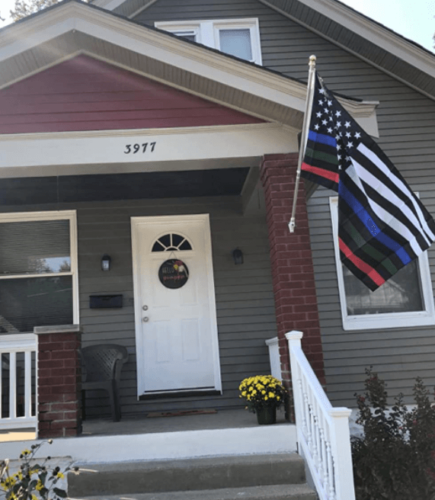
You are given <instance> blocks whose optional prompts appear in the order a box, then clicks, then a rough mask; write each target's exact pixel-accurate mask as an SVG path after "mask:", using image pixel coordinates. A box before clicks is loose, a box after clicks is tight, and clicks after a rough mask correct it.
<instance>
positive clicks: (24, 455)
mask: <svg viewBox="0 0 435 500" xmlns="http://www.w3.org/2000/svg"><path fill="white" fill-rule="evenodd" d="M21 455H23V457H26V456H27V455H30V450H27V449H26V450H23V451H22V452H21Z"/></svg>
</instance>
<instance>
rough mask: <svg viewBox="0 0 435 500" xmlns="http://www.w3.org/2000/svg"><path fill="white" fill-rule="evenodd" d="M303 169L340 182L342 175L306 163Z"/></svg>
mask: <svg viewBox="0 0 435 500" xmlns="http://www.w3.org/2000/svg"><path fill="white" fill-rule="evenodd" d="M301 169H302V170H305V172H311V173H312V174H315V175H318V176H319V177H325V179H329V180H330V181H334V182H336V183H337V184H338V181H339V180H340V176H339V175H338V174H337V173H334V172H331V171H329V170H324V169H323V168H318V167H312V166H311V165H308V164H306V163H302V165H301Z"/></svg>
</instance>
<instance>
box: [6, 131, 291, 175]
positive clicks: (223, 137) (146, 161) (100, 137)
mask: <svg viewBox="0 0 435 500" xmlns="http://www.w3.org/2000/svg"><path fill="white" fill-rule="evenodd" d="M135 144H139V145H140V148H139V150H138V152H137V153H134V145H135ZM144 144H148V146H146V149H145V152H143V149H144V146H143V145H144ZM153 144H154V147H153ZM127 145H130V146H132V148H131V152H130V153H128V154H126V151H127V150H128V148H127ZM297 151H298V142H297V131H296V130H292V129H289V128H287V127H283V126H280V125H277V124H271V123H266V124H258V125H256V124H255V125H234V126H218V127H197V128H175V129H142V130H123V131H107V132H100V131H97V132H77V133H75V132H64V133H53V134H49V133H46V134H17V135H3V136H0V178H1V177H11V176H16V175H17V173H19V171H20V170H23V171H25V175H28V176H31V175H33V173H32V172H33V171H35V172H36V175H38V172H39V173H40V172H43V175H44V172H45V175H74V174H80V173H83V172H82V170H81V168H80V166H84V165H94V166H99V167H98V171H100V173H106V170H105V167H104V166H109V167H110V166H117V169H118V170H119V171H120V172H128V171H129V166H133V167H134V166H139V167H140V171H144V172H152V171H161V170H165V165H167V164H170V165H172V169H173V170H178V169H179V168H180V167H178V168H177V166H176V165H177V164H178V163H179V164H180V165H184V163H183V162H196V163H199V164H200V163H201V162H207V161H208V160H212V161H213V163H219V161H225V160H228V159H236V160H237V159H240V160H243V159H244V158H252V157H261V156H263V155H265V154H275V153H276V154H278V153H293V152H297ZM238 163H240V162H238ZM162 165H163V167H162ZM224 166H228V163H225V164H224ZM238 166H240V165H238ZM246 166H252V164H251V165H246ZM66 167H68V168H66ZM188 169H189V168H188ZM136 170H137V169H136ZM130 171H131V170H130ZM133 171H134V170H133ZM85 173H86V172H85Z"/></svg>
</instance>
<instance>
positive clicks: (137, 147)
mask: <svg viewBox="0 0 435 500" xmlns="http://www.w3.org/2000/svg"><path fill="white" fill-rule="evenodd" d="M156 144H157V142H144V143H143V144H126V145H125V150H124V154H126V155H129V154H133V155H135V154H137V153H142V154H144V153H154V150H155V149H156Z"/></svg>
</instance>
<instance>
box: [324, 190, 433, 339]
mask: <svg viewBox="0 0 435 500" xmlns="http://www.w3.org/2000/svg"><path fill="white" fill-rule="evenodd" d="M330 207H331V218H332V229H333V234H334V248H335V261H336V266H337V278H338V290H339V294H340V305H341V314H342V318H343V329H344V330H362V329H364V330H365V329H369V328H376V329H382V328H406V327H411V326H424V325H433V324H434V323H435V311H434V299H433V291H432V282H431V277H430V268H429V259H428V256H427V252H424V253H423V254H422V255H420V257H419V258H418V259H416V260H415V261H413V262H411V263H410V264H408V265H407V266H405V267H404V268H402V269H401V270H400V271H398V272H397V273H396V274H395V275H394V276H393V277H392V278H390V279H389V280H388V281H387V282H385V283H384V284H383V285H382V286H381V287H379V288H378V289H377V290H376V291H374V292H372V291H370V290H369V289H368V288H367V287H366V286H365V285H364V284H363V283H362V282H361V281H360V280H359V279H358V278H356V277H355V276H354V275H353V274H352V273H351V272H350V271H349V270H348V269H347V268H346V267H345V266H343V264H342V263H341V260H340V250H339V248H338V238H337V237H336V235H337V234H338V198H337V197H334V198H330Z"/></svg>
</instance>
